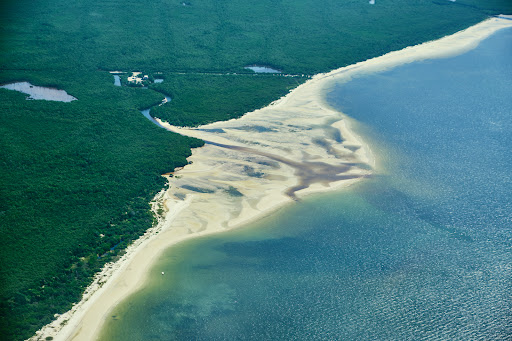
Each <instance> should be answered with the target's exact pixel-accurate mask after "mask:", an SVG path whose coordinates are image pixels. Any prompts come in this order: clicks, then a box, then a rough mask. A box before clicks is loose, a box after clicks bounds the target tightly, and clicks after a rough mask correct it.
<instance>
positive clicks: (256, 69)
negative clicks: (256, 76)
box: [244, 65, 282, 73]
mask: <svg viewBox="0 0 512 341" xmlns="http://www.w3.org/2000/svg"><path fill="white" fill-rule="evenodd" d="M244 69H247V70H252V71H254V72H256V73H282V71H280V70H276V69H272V68H271V67H268V66H262V65H253V66H245V67H244Z"/></svg>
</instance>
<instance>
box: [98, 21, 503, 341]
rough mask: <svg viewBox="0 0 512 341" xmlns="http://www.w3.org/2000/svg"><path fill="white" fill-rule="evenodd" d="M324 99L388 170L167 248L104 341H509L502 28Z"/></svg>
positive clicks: (359, 81)
mask: <svg viewBox="0 0 512 341" xmlns="http://www.w3.org/2000/svg"><path fill="white" fill-rule="evenodd" d="M328 100H329V101H330V103H332V104H333V105H334V106H336V107H338V108H340V109H341V110H343V112H345V113H346V114H348V115H349V116H351V117H353V118H354V119H355V120H357V121H358V122H359V124H358V126H357V129H358V131H359V132H360V133H361V134H362V135H363V136H365V137H366V138H367V139H368V141H370V143H371V145H372V149H373V150H374V152H375V153H376V154H377V155H378V158H379V162H380V164H381V169H382V171H380V172H379V173H378V174H377V175H376V176H375V177H374V178H372V179H369V180H366V181H364V182H362V183H360V184H358V185H356V186H353V187H352V188H350V189H349V190H346V191H343V192H339V193H330V194H322V195H318V196H316V197H311V198H308V199H306V200H304V201H303V202H301V203H298V204H296V205H293V206H290V207H287V208H285V209H283V210H281V211H280V212H278V213H277V214H274V215H272V216H270V217H268V218H267V219H264V220H262V221H261V222H259V223H258V224H257V225H255V226H253V227H250V228H247V229H243V230H240V231H234V232H229V233H226V234H222V235H218V236H215V237H208V238H202V239H197V240H193V241H190V242H188V243H184V244H182V245H180V246H179V247H176V248H173V249H171V250H170V251H169V252H167V253H166V254H165V255H164V257H163V258H162V259H161V261H160V262H159V264H157V265H156V266H155V268H154V269H153V272H152V277H153V278H154V280H152V281H151V283H150V285H149V286H147V287H146V288H145V289H144V290H143V291H142V292H140V293H138V294H136V295H135V296H133V297H132V298H131V299H130V300H128V301H127V302H126V303H124V304H123V305H122V306H121V307H120V308H119V309H117V310H116V311H115V312H114V313H113V314H112V315H113V316H114V317H113V318H112V319H111V321H110V323H109V324H108V325H107V328H106V330H105V334H104V339H105V340H107V339H108V340H511V339H512V298H511V293H512V181H511V175H510V174H511V170H512V155H511V149H512V119H511V114H512V30H510V29H508V30H504V31H501V32H499V33H497V34H495V35H494V36H492V37H491V38H489V39H487V40H486V41H484V42H483V43H482V44H481V45H480V46H479V47H478V48H477V49H475V50H473V51H470V52H468V53H466V54H464V55H461V56H457V57H454V58H449V59H440V60H433V61H426V62H420V63H413V64H410V65H406V66H402V67H399V68H396V69H394V70H392V71H388V72H385V73H380V74H376V75H367V76H362V77H360V78H357V79H355V80H353V81H351V82H350V83H347V84H344V85H342V86H338V87H337V88H336V89H334V91H333V92H332V93H330V94H329V96H328ZM161 271H165V272H166V276H161V275H159V273H160V272H161ZM167 274H174V277H172V276H167Z"/></svg>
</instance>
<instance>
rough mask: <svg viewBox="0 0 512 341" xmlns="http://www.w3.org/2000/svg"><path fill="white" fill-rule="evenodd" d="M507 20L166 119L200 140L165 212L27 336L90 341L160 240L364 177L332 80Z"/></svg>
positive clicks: (361, 152)
mask: <svg viewBox="0 0 512 341" xmlns="http://www.w3.org/2000/svg"><path fill="white" fill-rule="evenodd" d="M511 26H512V21H511V20H507V19H498V18H492V19H489V20H487V21H484V22H482V23H480V24H478V25H475V26H473V27H470V28H469V29H467V30H465V31H461V32H458V33H456V34H454V35H452V36H448V37H445V38H443V39H440V40H437V41H433V42H429V43H425V44H421V45H417V46H414V47H408V48H405V49H403V50H400V51H396V52H391V53H388V54H386V55H384V56H381V57H378V58H374V59H371V60H368V61H365V62H361V63H358V64H354V65H351V66H348V67H345V68H341V69H338V70H335V71H332V72H330V73H327V74H320V75H317V76H315V77H313V79H311V80H309V81H308V82H306V83H305V84H303V85H301V86H299V87H298V88H296V89H295V90H293V91H292V92H291V93H290V94H289V95H287V96H286V97H283V98H282V99H280V100H279V101H276V102H275V103H273V104H272V105H270V106H268V107H266V108H263V109H261V110H257V111H255V112H252V113H249V114H246V115H245V116H244V117H242V118H240V119H237V120H231V121H227V122H217V123H214V124H210V125H207V126H202V127H200V128H196V129H184V128H176V127H171V126H169V125H167V128H168V129H169V130H172V131H176V132H179V133H180V134H183V135H188V136H194V137H198V138H201V139H204V140H205V141H207V144H206V146H205V147H203V148H199V149H196V150H194V151H193V155H192V156H191V157H190V158H189V161H190V162H191V164H189V165H187V166H186V167H184V168H183V169H181V170H178V171H176V172H175V173H174V176H173V177H170V178H169V182H170V188H169V189H168V190H167V191H163V192H161V193H160V195H159V196H157V198H156V202H155V204H154V205H155V209H156V207H157V206H158V205H164V206H165V208H166V209H167V213H166V214H165V216H164V217H163V218H162V219H161V220H160V222H159V224H158V226H156V227H155V228H153V229H151V230H150V231H148V232H147V233H146V235H145V236H143V237H142V238H141V239H139V240H138V241H136V242H135V243H134V244H133V245H132V246H130V247H129V248H128V250H127V253H126V255H125V256H123V258H122V259H121V260H120V261H118V262H117V263H115V264H110V265H108V266H107V267H106V268H105V269H104V270H103V271H102V272H101V273H100V274H99V275H98V276H97V277H96V281H95V282H94V283H93V285H91V286H90V287H89V289H88V290H87V292H86V294H85V295H84V298H83V300H82V301H81V302H79V303H78V304H77V305H75V306H74V307H73V309H72V310H71V311H70V312H68V313H66V314H64V315H62V316H60V317H59V318H58V319H57V320H56V321H54V322H53V323H52V324H50V325H48V326H46V327H45V328H43V329H42V330H41V331H39V332H38V334H37V335H36V336H34V337H33V339H34V340H38V339H39V340H44V339H45V338H46V337H47V336H53V337H54V340H93V339H95V337H97V335H98V333H99V331H100V329H101V326H102V324H103V322H104V321H105V319H106V318H107V317H108V316H109V312H110V311H111V310H112V308H113V307H115V306H116V305H117V304H118V303H119V302H120V301H121V300H123V299H124V298H126V297H127V296H128V295H130V294H131V293H133V292H134V291H136V290H137V289H138V288H139V287H140V286H141V285H142V284H143V282H144V280H145V279H146V277H147V274H148V270H149V268H150V266H151V264H152V263H153V262H154V261H155V259H156V258H157V257H158V255H160V254H161V253H162V252H163V251H164V250H166V249H167V248H168V247H169V246H171V245H173V244H176V243H178V242H180V241H183V240H186V239H189V238H192V237H197V236H202V235H206V234H211V233H217V232H222V231H226V230H228V229H232V228H235V227H238V226H241V225H243V224H246V223H248V222H250V221H252V220H254V219H258V218H260V217H262V216H264V215H266V214H268V213H270V212H272V211H274V210H276V208H278V207H280V206H282V205H284V204H287V203H290V202H293V200H297V199H299V198H301V197H302V196H304V195H306V194H308V193H312V192H319V191H326V190H332V189H335V188H340V187H343V186H346V185H349V184H351V183H353V182H354V181H358V179H361V178H363V177H366V176H369V175H370V174H371V172H372V168H373V167H374V164H373V158H372V156H371V152H370V150H369V148H368V147H367V146H366V145H364V144H363V142H362V141H361V139H360V138H359V137H358V136H357V135H355V134H354V133H353V132H352V131H351V130H350V120H349V119H348V118H347V117H344V116H343V114H341V113H339V112H337V111H335V110H332V109H331V108H330V107H329V106H328V105H327V104H326V103H325V102H324V99H323V98H324V94H325V92H326V91H327V90H328V89H329V88H330V87H331V86H332V85H333V84H334V83H338V84H339V83H341V82H346V81H349V80H350V79H351V78H352V77H353V76H355V75H358V74H361V73H363V74H364V73H372V72H378V71H382V70H386V69H390V68H392V67H395V66H397V65H401V64H405V63H410V62H413V61H417V60H423V59H429V58H441V57H447V56H451V55H456V54H460V53H463V52H465V51H467V50H470V49H471V48H474V47H476V46H477V45H478V43H479V42H480V41H482V40H483V39H485V38H486V37H488V36H489V35H491V34H492V33H493V32H495V31H497V30H499V29H501V28H504V27H511ZM164 125H165V124H164ZM169 275H171V274H169ZM166 276H167V274H166Z"/></svg>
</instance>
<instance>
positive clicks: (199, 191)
mask: <svg viewBox="0 0 512 341" xmlns="http://www.w3.org/2000/svg"><path fill="white" fill-rule="evenodd" d="M180 187H181V188H183V189H188V190H189V191H193V192H197V193H215V190H213V189H209V188H201V187H196V186H192V185H182V186H180Z"/></svg>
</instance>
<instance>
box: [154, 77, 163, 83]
mask: <svg viewBox="0 0 512 341" xmlns="http://www.w3.org/2000/svg"><path fill="white" fill-rule="evenodd" d="M163 81H164V80H163V78H155V83H162V82H163Z"/></svg>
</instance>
